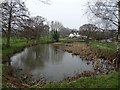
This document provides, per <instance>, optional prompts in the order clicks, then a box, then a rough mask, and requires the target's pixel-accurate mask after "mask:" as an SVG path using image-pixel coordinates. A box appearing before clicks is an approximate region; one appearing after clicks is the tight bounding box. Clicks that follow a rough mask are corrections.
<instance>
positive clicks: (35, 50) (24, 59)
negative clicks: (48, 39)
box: [16, 44, 64, 70]
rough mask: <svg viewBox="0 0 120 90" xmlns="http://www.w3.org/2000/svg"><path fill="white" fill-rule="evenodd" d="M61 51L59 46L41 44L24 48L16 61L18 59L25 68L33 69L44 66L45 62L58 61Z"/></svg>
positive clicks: (55, 62)
mask: <svg viewBox="0 0 120 90" xmlns="http://www.w3.org/2000/svg"><path fill="white" fill-rule="evenodd" d="M63 53H64V52H62V50H61V49H59V46H52V45H47V44H41V45H38V46H34V47H30V48H26V49H25V50H24V52H22V53H21V55H20V56H19V57H17V58H16V59H18V60H17V63H18V62H19V60H20V62H21V66H23V68H24V69H25V70H34V69H35V68H44V65H45V63H46V64H47V63H50V62H51V63H54V64H57V63H59V62H60V61H61V60H62V57H63ZM17 63H16V64H17Z"/></svg>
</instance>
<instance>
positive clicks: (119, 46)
mask: <svg viewBox="0 0 120 90" xmlns="http://www.w3.org/2000/svg"><path fill="white" fill-rule="evenodd" d="M118 10H119V11H118V13H119V19H118V46H117V48H118V60H117V61H118V68H120V1H119V2H118Z"/></svg>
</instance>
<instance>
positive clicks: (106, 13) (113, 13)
mask: <svg viewBox="0 0 120 90" xmlns="http://www.w3.org/2000/svg"><path fill="white" fill-rule="evenodd" d="M88 7H89V9H90V11H91V12H92V13H93V14H94V15H95V16H96V17H97V18H100V19H102V20H105V21H110V22H111V23H112V24H114V25H115V26H118V19H119V18H118V5H117V0H97V1H96V2H95V3H93V2H92V4H90V3H88Z"/></svg>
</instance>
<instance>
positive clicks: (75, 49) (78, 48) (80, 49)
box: [64, 42, 117, 63]
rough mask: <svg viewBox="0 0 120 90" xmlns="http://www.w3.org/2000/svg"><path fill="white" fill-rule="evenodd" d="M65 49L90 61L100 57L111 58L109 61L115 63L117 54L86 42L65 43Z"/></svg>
mask: <svg viewBox="0 0 120 90" xmlns="http://www.w3.org/2000/svg"><path fill="white" fill-rule="evenodd" d="M64 51H67V52H71V53H73V55H80V57H81V58H83V59H85V60H89V61H96V60H97V59H98V58H101V59H104V60H109V61H110V62H109V63H115V61H116V59H117V54H116V53H113V52H110V51H107V50H100V49H96V48H93V47H91V46H90V45H87V44H85V43H80V42H74V43H70V44H69V43H67V44H65V48H64Z"/></svg>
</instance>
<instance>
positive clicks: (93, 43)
mask: <svg viewBox="0 0 120 90" xmlns="http://www.w3.org/2000/svg"><path fill="white" fill-rule="evenodd" d="M90 45H91V46H92V47H95V48H98V49H102V50H108V51H112V52H115V51H117V46H116V45H115V44H114V43H107V42H105V43H102V42H98V41H91V42H90Z"/></svg>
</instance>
